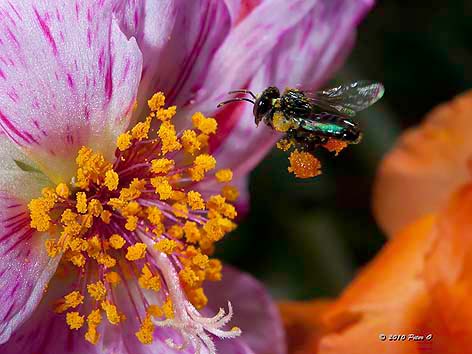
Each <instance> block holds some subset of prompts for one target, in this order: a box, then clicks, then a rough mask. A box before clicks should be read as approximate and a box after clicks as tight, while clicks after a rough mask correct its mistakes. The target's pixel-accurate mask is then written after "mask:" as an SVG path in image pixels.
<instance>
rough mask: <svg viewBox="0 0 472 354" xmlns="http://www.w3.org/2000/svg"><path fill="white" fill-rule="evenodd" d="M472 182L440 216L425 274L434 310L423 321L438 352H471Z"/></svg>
mask: <svg viewBox="0 0 472 354" xmlns="http://www.w3.org/2000/svg"><path fill="white" fill-rule="evenodd" d="M470 215H472V185H471V184H468V185H467V186H466V187H464V188H461V189H459V190H458V191H457V192H456V193H455V196H454V198H453V199H452V201H451V202H450V203H449V205H448V207H447V209H446V210H445V211H444V212H442V213H441V214H440V216H439V217H438V223H437V224H438V225H437V227H436V230H435V232H436V235H437V240H436V242H435V243H434V245H433V247H432V250H431V252H429V253H428V254H427V258H426V263H425V270H424V276H425V278H426V283H427V286H428V290H429V294H430V296H431V298H432V301H431V302H432V306H431V308H432V309H433V311H430V312H429V313H428V315H429V316H428V317H427V318H426V319H425V321H424V323H423V325H424V329H425V331H429V332H430V333H434V338H433V341H434V350H435V351H437V352H438V353H463V352H467V351H468V352H470V349H468V350H466V351H464V348H469V346H468V345H469V343H470V338H471V336H472V329H471V327H470V323H471V321H472V301H471V299H470V293H471V291H472V278H471V276H470V274H471V271H472V225H471V223H470V220H471V219H470Z"/></svg>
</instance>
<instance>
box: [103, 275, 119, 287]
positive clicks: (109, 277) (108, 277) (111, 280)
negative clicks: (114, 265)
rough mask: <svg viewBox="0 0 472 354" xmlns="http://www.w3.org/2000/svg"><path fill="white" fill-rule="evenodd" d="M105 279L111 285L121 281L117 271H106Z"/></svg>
mask: <svg viewBox="0 0 472 354" xmlns="http://www.w3.org/2000/svg"><path fill="white" fill-rule="evenodd" d="M105 280H106V281H107V282H108V283H110V284H111V285H113V286H117V285H118V284H120V282H121V277H120V275H119V274H118V273H117V272H108V273H107V274H105Z"/></svg>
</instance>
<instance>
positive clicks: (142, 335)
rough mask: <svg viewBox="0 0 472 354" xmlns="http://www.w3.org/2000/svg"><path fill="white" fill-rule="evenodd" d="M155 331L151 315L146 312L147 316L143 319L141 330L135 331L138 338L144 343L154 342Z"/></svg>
mask: <svg viewBox="0 0 472 354" xmlns="http://www.w3.org/2000/svg"><path fill="white" fill-rule="evenodd" d="M153 333H154V325H153V323H152V321H151V315H150V314H146V318H145V319H144V320H143V323H142V324H141V327H139V331H138V332H136V333H135V335H136V338H138V340H139V341H140V342H141V343H143V344H152V341H153Z"/></svg>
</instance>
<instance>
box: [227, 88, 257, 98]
mask: <svg viewBox="0 0 472 354" xmlns="http://www.w3.org/2000/svg"><path fill="white" fill-rule="evenodd" d="M228 93H229V94H232V93H248V94H250V95H251V96H252V97H253V98H254V99H256V98H257V97H256V95H255V94H254V93H253V92H252V91H249V90H245V89H240V90H234V91H229V92H228Z"/></svg>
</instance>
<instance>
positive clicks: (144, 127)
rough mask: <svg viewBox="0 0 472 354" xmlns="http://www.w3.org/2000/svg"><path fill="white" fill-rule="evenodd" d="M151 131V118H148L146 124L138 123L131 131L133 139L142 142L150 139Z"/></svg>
mask: <svg viewBox="0 0 472 354" xmlns="http://www.w3.org/2000/svg"><path fill="white" fill-rule="evenodd" d="M150 129H151V117H147V118H146V120H145V121H144V122H139V123H137V124H136V125H135V126H134V127H133V129H131V136H132V137H133V139H136V140H138V141H141V140H143V139H147V138H148V134H149V130H150Z"/></svg>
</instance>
